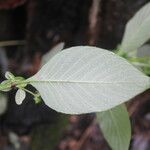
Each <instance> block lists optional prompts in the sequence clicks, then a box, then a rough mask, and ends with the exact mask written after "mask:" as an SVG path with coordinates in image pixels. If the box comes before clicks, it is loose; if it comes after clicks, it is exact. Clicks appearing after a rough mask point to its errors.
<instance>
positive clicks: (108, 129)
mask: <svg viewBox="0 0 150 150" xmlns="http://www.w3.org/2000/svg"><path fill="white" fill-rule="evenodd" d="M97 121H98V123H99V124H100V127H101V130H102V132H103V135H104V137H105V139H106V140H107V142H108V143H109V145H110V147H111V148H112V150H128V149H129V144H130V139H131V124H130V120H129V115H128V112H127V110H126V107H125V105H123V104H122V105H119V106H116V107H115V108H113V109H110V110H107V111H104V112H100V113H97Z"/></svg>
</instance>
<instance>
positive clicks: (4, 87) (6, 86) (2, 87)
mask: <svg viewBox="0 0 150 150" xmlns="http://www.w3.org/2000/svg"><path fill="white" fill-rule="evenodd" d="M10 90H11V81H10V80H4V81H2V82H1V84H0V91H3V92H8V91H10Z"/></svg>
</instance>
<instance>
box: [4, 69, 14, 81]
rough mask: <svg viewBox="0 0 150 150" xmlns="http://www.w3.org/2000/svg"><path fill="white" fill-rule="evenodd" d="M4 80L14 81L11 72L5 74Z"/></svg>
mask: <svg viewBox="0 0 150 150" xmlns="http://www.w3.org/2000/svg"><path fill="white" fill-rule="evenodd" d="M5 78H6V79H14V78H15V76H14V75H13V74H12V73H11V72H9V71H7V72H6V73H5Z"/></svg>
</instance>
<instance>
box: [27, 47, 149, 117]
mask: <svg viewBox="0 0 150 150" xmlns="http://www.w3.org/2000/svg"><path fill="white" fill-rule="evenodd" d="M28 80H29V81H30V83H31V84H32V85H33V86H34V87H35V88H36V89H37V90H38V91H39V92H40V94H41V96H42V98H43V100H44V101H45V103H46V104H47V105H48V106H49V107H51V108H53V109H54V110H56V111H58V112H63V113H69V114H79V113H88V112H96V111H104V110H107V109H110V108H112V107H114V106H116V105H118V104H121V103H123V102H125V101H127V100H129V99H130V98H132V97H134V96H135V95H137V94H138V93H140V92H142V91H144V90H145V89H146V88H148V86H149V78H148V77H147V76H145V75H144V74H143V73H141V72H140V71H139V70H137V69H136V68H134V67H133V66H132V65H131V64H130V63H128V62H127V61H126V60H125V59H124V58H121V57H119V56H117V55H115V54H114V53H112V52H109V51H107V50H104V49H100V48H96V47H88V46H79V47H72V48H69V49H66V50H64V51H61V52H60V53H58V54H57V55H55V56H54V57H53V58H52V59H51V60H50V61H49V62H48V63H47V64H46V65H44V66H43V67H42V68H41V70H40V71H39V72H38V73H37V74H36V75H34V76H33V77H31V78H30V79H28Z"/></svg>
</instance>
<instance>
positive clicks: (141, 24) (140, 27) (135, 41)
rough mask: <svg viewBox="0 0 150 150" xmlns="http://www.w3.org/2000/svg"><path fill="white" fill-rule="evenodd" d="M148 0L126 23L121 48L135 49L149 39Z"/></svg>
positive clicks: (126, 49) (149, 8)
mask: <svg viewBox="0 0 150 150" xmlns="http://www.w3.org/2000/svg"><path fill="white" fill-rule="evenodd" d="M149 29H150V2H149V3H147V4H146V5H145V6H143V7H142V8H141V9H140V10H139V11H138V12H137V13H136V14H135V16H133V18H131V19H130V20H129V22H128V23H127V25H126V29H125V33H124V37H123V40H122V44H121V49H122V50H125V51H132V50H137V48H139V47H141V46H142V45H143V44H144V43H145V42H146V41H148V40H149V39H150V32H149Z"/></svg>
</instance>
